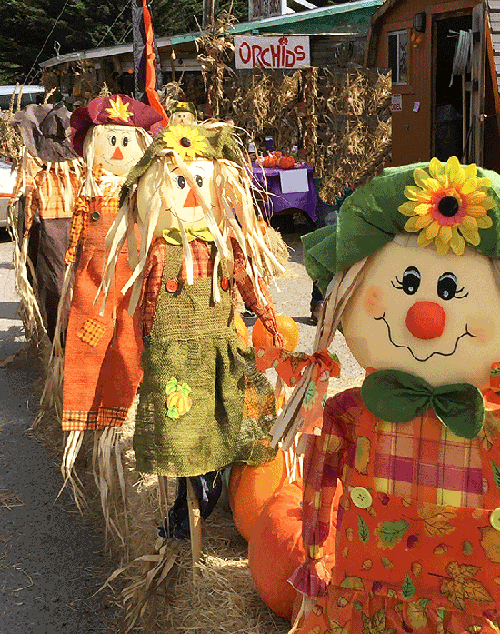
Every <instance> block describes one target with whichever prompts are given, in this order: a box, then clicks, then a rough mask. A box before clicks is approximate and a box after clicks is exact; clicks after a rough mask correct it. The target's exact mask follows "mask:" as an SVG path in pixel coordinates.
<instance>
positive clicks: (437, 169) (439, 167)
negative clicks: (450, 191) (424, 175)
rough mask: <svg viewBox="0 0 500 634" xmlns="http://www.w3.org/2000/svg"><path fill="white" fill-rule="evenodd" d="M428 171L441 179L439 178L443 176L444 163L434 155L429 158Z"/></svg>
mask: <svg viewBox="0 0 500 634" xmlns="http://www.w3.org/2000/svg"><path fill="white" fill-rule="evenodd" d="M429 173H430V174H431V175H432V176H434V178H436V179H437V180H441V178H444V176H445V171H444V165H443V164H442V163H441V161H440V160H439V159H438V158H436V157H434V158H433V159H431V161H430V163H429Z"/></svg>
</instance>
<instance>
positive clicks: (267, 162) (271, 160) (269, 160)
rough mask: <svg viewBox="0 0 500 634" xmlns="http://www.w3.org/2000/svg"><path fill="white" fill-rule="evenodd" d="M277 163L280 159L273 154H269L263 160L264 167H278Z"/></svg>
mask: <svg viewBox="0 0 500 634" xmlns="http://www.w3.org/2000/svg"><path fill="white" fill-rule="evenodd" d="M277 163H278V159H277V158H276V157H275V156H274V155H273V154H268V155H267V156H265V157H264V160H263V161H262V164H263V165H264V167H276V165H277Z"/></svg>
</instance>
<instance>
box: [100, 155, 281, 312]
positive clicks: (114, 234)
mask: <svg viewBox="0 0 500 634" xmlns="http://www.w3.org/2000/svg"><path fill="white" fill-rule="evenodd" d="M203 158H205V157H203ZM206 160H208V159H206ZM213 160H214V175H213V178H214V180H215V191H216V200H215V201H212V200H209V199H208V198H207V197H206V194H205V193H204V192H203V191H202V190H201V189H200V187H199V186H198V185H197V183H196V181H195V179H194V177H193V175H192V174H191V171H190V169H189V163H186V162H184V161H183V159H182V158H181V157H180V155H179V154H177V153H176V152H175V151H173V150H171V149H168V148H166V149H162V150H161V151H159V153H158V154H157V155H156V156H155V158H154V159H153V162H152V163H151V164H150V165H149V167H148V170H150V169H154V170H156V172H155V181H154V182H155V185H154V187H153V188H152V189H153V191H151V192H150V198H149V200H148V201H147V208H148V214H147V217H146V218H145V219H144V220H143V219H141V218H140V217H139V216H138V214H137V211H136V204H137V203H136V191H137V189H136V188H137V184H135V185H133V186H132V187H131V189H129V194H128V200H125V203H124V204H123V205H122V207H121V209H120V211H119V213H118V215H117V217H116V219H115V222H114V223H113V225H112V227H111V228H110V230H109V232H108V235H107V237H106V250H107V260H106V271H105V275H104V278H103V283H102V285H101V289H100V290H103V292H104V296H105V297H106V295H107V292H108V289H109V288H110V285H111V281H112V279H113V275H114V270H115V266H116V258H117V254H118V253H119V251H120V249H121V247H122V245H123V244H124V242H125V240H127V241H128V243H129V258H130V266H131V268H132V271H133V273H132V276H131V277H130V279H129V281H128V282H127V284H126V285H125V287H124V288H123V289H122V293H124V294H125V293H126V292H127V291H128V289H129V288H131V287H132V294H131V299H130V303H129V312H130V313H131V314H133V313H134V311H135V309H136V307H137V304H138V302H139V298H140V294H141V289H142V278H143V270H144V267H145V265H146V261H147V256H148V251H149V247H150V246H151V244H152V241H153V238H154V230H155V227H156V225H157V222H158V218H159V216H160V213H161V212H162V210H166V209H168V210H170V211H171V212H172V213H173V214H174V215H175V204H174V198H173V195H172V192H173V188H174V182H173V177H172V173H171V172H172V170H173V168H177V170H178V171H177V172H176V174H179V173H180V174H182V175H183V176H184V178H185V179H186V182H187V184H188V186H189V187H191V188H192V189H193V190H194V191H195V192H196V197H197V199H198V201H199V203H200V206H201V207H202V209H203V214H204V219H205V222H206V224H207V227H208V229H209V230H210V232H211V234H212V236H213V238H214V242H215V246H216V249H217V256H216V261H217V262H218V261H220V260H222V259H225V260H226V263H227V266H228V270H229V272H232V269H233V263H234V256H233V249H232V243H231V237H233V238H235V239H236V241H237V242H238V244H239V246H240V248H241V249H242V251H243V253H244V255H245V261H246V273H247V274H248V276H249V277H250V279H251V280H252V282H253V285H254V288H255V290H256V293H257V295H258V297H259V298H260V299H261V300H262V301H263V302H265V298H264V296H263V294H262V291H261V289H260V285H259V283H258V278H259V277H263V278H268V279H269V278H271V279H273V277H274V275H273V273H274V272H275V271H281V272H283V271H284V266H283V265H282V264H281V262H279V261H278V259H277V258H276V256H275V255H274V253H273V252H272V250H271V249H270V248H269V247H268V245H267V244H266V242H265V240H264V237H263V235H262V232H261V230H260V229H259V227H258V225H257V220H256V217H255V212H254V204H253V197H252V189H251V177H250V175H249V173H248V172H247V170H246V168H245V167H243V166H240V165H238V164H237V163H235V162H233V161H229V160H227V159H213ZM142 173H145V172H142ZM134 224H137V226H138V228H139V233H140V235H141V245H140V251H139V256H138V258H137V256H136V253H137V251H136V250H134V249H133V248H130V247H131V245H133V244H134V243H135V236H134V235H133V234H134ZM180 225H181V226H180V229H181V235H183V226H182V223H180ZM183 244H184V256H185V260H186V269H187V283H188V284H192V282H193V263H192V261H191V259H190V255H191V253H190V248H188V246H187V239H186V238H185V236H184V238H183ZM216 275H217V266H215V267H214V277H215V276H216ZM213 286H214V292H215V296H214V299H215V301H219V300H220V296H219V290H218V288H217V284H216V283H215V282H214V285H213ZM103 309H104V305H103V306H102V310H103Z"/></svg>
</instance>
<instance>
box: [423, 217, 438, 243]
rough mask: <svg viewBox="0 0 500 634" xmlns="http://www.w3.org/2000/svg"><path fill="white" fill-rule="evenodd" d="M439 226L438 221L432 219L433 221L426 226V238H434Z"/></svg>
mask: <svg viewBox="0 0 500 634" xmlns="http://www.w3.org/2000/svg"><path fill="white" fill-rule="evenodd" d="M439 226H440V225H439V222H437V221H436V220H434V222H433V223H432V224H430V225H429V226H428V227H427V228H426V230H425V236H426V238H427V239H428V240H434V238H435V237H436V236H437V234H438V232H439Z"/></svg>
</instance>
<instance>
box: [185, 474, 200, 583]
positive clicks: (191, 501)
mask: <svg viewBox="0 0 500 634" xmlns="http://www.w3.org/2000/svg"><path fill="white" fill-rule="evenodd" d="M186 484H187V503H188V511H189V530H190V533H191V556H192V560H193V581H194V582H196V577H197V576H198V573H199V569H198V562H199V561H200V558H201V549H202V539H201V513H200V505H199V503H198V498H197V497H196V495H195V493H194V489H193V486H192V484H191V481H190V480H189V478H186Z"/></svg>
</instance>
